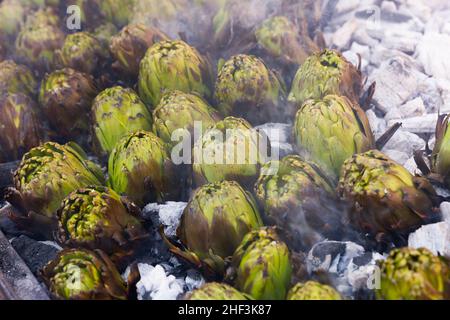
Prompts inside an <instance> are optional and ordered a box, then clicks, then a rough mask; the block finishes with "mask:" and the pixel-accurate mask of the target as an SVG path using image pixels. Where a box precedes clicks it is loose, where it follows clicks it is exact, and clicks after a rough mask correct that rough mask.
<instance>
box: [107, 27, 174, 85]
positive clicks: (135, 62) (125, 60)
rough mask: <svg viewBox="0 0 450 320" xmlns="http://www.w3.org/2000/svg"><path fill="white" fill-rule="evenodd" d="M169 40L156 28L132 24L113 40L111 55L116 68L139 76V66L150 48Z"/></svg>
mask: <svg viewBox="0 0 450 320" xmlns="http://www.w3.org/2000/svg"><path fill="white" fill-rule="evenodd" d="M168 39H169V38H168V37H167V36H166V35H165V34H164V33H163V32H161V31H159V30H158V29H156V28H152V27H147V26H146V25H143V24H130V25H128V26H126V27H125V28H123V29H122V30H121V31H120V33H119V34H117V35H116V36H114V37H112V39H111V53H112V55H113V57H114V58H115V59H116V61H117V62H116V64H115V66H116V67H117V68H119V69H120V70H121V71H122V72H124V73H127V74H129V75H131V76H133V77H134V76H137V75H138V74H139V64H140V62H141V60H142V58H143V57H144V55H145V52H146V51H147V49H148V48H150V47H151V46H152V45H154V44H155V43H157V42H160V41H162V40H168Z"/></svg>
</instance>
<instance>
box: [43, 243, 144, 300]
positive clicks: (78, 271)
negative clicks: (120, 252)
mask: <svg viewBox="0 0 450 320" xmlns="http://www.w3.org/2000/svg"><path fill="white" fill-rule="evenodd" d="M134 276H135V277H139V276H137V275H134ZM42 278H43V280H44V282H45V284H46V285H47V287H48V288H49V290H50V293H51V294H52V296H53V298H55V299H59V300H126V299H127V298H128V297H129V296H130V291H131V290H132V289H133V288H132V282H136V280H137V279H134V280H131V277H130V278H129V282H128V286H127V284H126V283H125V282H124V281H123V280H122V277H121V276H120V273H119V271H117V269H116V267H115V266H114V264H113V263H112V262H111V260H110V259H109V258H108V256H107V255H106V254H105V253H103V252H102V251H100V250H96V251H89V250H85V249H66V250H63V251H61V252H59V253H58V255H57V257H56V258H55V259H54V260H53V261H50V262H49V263H48V264H47V265H46V266H45V267H44V269H43V271H42Z"/></svg>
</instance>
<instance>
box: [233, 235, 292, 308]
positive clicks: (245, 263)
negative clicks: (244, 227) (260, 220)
mask: <svg viewBox="0 0 450 320" xmlns="http://www.w3.org/2000/svg"><path fill="white" fill-rule="evenodd" d="M232 264H233V266H234V268H235V270H236V278H235V280H234V284H235V287H236V288H238V289H239V290H241V291H242V292H245V293H247V294H249V295H250V296H252V297H253V298H255V299H256V300H283V299H285V297H286V293H287V291H288V289H289V284H290V282H291V275H292V266H291V261H290V253H289V249H288V247H287V245H286V244H285V243H284V242H283V241H281V240H280V238H279V237H278V235H277V232H276V230H275V229H274V228H267V227H264V228H261V229H259V230H254V231H251V232H250V233H248V234H247V235H246V236H245V237H244V239H243V240H242V243H241V244H240V246H239V247H238V248H237V249H236V251H235V252H234V254H233V259H232Z"/></svg>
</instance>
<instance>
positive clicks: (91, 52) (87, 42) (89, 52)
mask: <svg viewBox="0 0 450 320" xmlns="http://www.w3.org/2000/svg"><path fill="white" fill-rule="evenodd" d="M108 54H109V53H108V52H107V51H105V50H104V48H103V47H102V44H101V43H100V41H99V40H97V38H96V37H95V36H93V35H92V34H90V33H87V32H77V33H73V34H69V35H68V36H67V37H66V40H65V41H64V45H63V46H62V48H61V50H60V51H58V57H59V60H60V63H61V64H62V65H63V66H64V67H68V68H72V69H75V70H78V71H81V72H84V73H87V74H93V73H94V72H95V71H96V70H99V67H101V65H102V64H103V63H104V62H105V59H107V58H108Z"/></svg>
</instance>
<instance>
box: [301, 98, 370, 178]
mask: <svg viewBox="0 0 450 320" xmlns="http://www.w3.org/2000/svg"><path fill="white" fill-rule="evenodd" d="M294 131H295V132H294V134H295V138H296V142H297V146H298V147H299V148H300V149H301V150H305V151H306V152H307V156H308V157H309V158H310V160H312V161H313V162H315V163H317V165H319V166H320V167H321V169H322V170H323V171H324V172H325V173H326V174H327V175H328V176H329V177H330V179H332V180H336V178H337V177H338V176H339V173H340V170H341V167H342V164H343V163H344V161H345V160H346V159H348V158H350V157H351V156H352V155H354V154H355V153H362V152H365V151H368V150H370V149H374V148H375V141H374V137H373V134H372V130H371V128H370V124H369V120H368V119H367V116H366V114H365V113H364V111H363V110H362V109H361V108H360V107H359V105H355V104H353V103H352V102H351V101H350V100H349V99H347V98H345V97H339V96H334V95H329V96H326V97H324V98H322V99H319V100H309V101H307V102H306V103H305V104H304V105H303V106H302V107H301V108H300V109H299V111H298V112H297V115H296V118H295V128H294Z"/></svg>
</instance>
